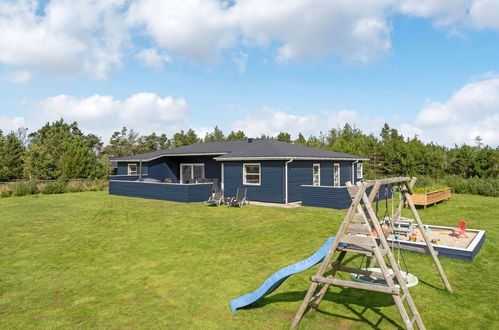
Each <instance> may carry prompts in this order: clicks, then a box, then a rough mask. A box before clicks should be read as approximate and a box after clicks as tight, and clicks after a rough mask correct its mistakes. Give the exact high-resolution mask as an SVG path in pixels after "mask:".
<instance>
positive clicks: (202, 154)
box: [112, 152, 227, 162]
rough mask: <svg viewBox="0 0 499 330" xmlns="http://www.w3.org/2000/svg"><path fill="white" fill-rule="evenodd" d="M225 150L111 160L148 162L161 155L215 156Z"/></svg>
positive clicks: (168, 155)
mask: <svg viewBox="0 0 499 330" xmlns="http://www.w3.org/2000/svg"><path fill="white" fill-rule="evenodd" d="M226 154H227V152H203V153H201V152H200V153H197V154H161V155H158V156H154V157H151V158H140V159H139V158H135V159H112V161H113V162H139V161H143V162H150V161H151V160H155V159H158V158H161V157H177V156H178V157H187V156H217V155H226Z"/></svg>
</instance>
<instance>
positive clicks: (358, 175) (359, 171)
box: [357, 163, 363, 179]
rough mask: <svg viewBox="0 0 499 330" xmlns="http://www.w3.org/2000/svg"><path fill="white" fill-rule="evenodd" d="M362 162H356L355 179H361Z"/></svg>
mask: <svg viewBox="0 0 499 330" xmlns="http://www.w3.org/2000/svg"><path fill="white" fill-rule="evenodd" d="M362 175H363V173H362V163H357V179H362Z"/></svg>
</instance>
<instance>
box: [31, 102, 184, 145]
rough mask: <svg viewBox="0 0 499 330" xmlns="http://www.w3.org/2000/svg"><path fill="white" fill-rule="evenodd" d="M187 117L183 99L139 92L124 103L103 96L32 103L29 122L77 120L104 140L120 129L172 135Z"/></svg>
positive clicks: (88, 130)
mask: <svg viewBox="0 0 499 330" xmlns="http://www.w3.org/2000/svg"><path fill="white" fill-rule="evenodd" d="M188 114H189V107H188V105H187V102H186V101H185V100H184V99H183V98H173V97H171V96H168V97H164V98H161V97H160V96H158V95H156V94H154V93H138V94H134V95H132V96H131V97H129V98H127V99H125V100H116V99H114V98H113V97H112V96H102V95H93V96H90V97H87V98H76V97H74V96H70V95H57V96H53V97H49V98H47V99H44V100H42V101H39V102H38V103H37V104H35V106H34V109H33V110H32V113H31V117H32V118H31V119H30V122H31V124H32V125H33V127H39V126H40V124H41V123H42V122H46V121H54V120H58V119H60V118H64V119H65V120H66V121H68V122H71V121H77V122H78V125H79V127H80V128H82V129H83V130H84V131H86V132H92V133H96V134H99V135H100V136H102V137H103V138H104V139H105V140H106V141H107V139H108V138H109V136H110V135H111V134H112V133H113V132H114V131H115V130H119V129H121V127H123V126H126V127H128V128H133V129H134V130H136V131H138V132H139V133H141V134H148V133H152V132H161V133H167V134H171V133H174V132H176V131H177V130H179V129H180V128H184V127H185V126H186V122H185V120H186V118H187V116H188Z"/></svg>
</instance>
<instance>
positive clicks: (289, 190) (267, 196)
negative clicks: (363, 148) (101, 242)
mask: <svg viewBox="0 0 499 330" xmlns="http://www.w3.org/2000/svg"><path fill="white" fill-rule="evenodd" d="M364 160H366V158H363V157H359V156H354V155H349V154H344V153H338V152H334V151H329V150H322V149H316V148H310V147H306V146H302V145H297V144H292V143H285V142H279V141H273V140H266V139H247V140H238V141H223V142H207V143H198V144H192V145H188V146H183V147H178V148H173V149H168V150H161V151H155V152H151V153H146V154H140V155H134V156H129V157H121V158H113V161H116V163H117V175H114V176H111V177H110V180H109V192H110V193H111V194H115V195H123V196H133V197H143V198H153V199H162V200H170V201H178V202H198V201H204V200H207V199H208V197H209V196H210V194H211V190H212V183H211V181H212V180H213V179H215V178H216V179H218V181H219V183H220V188H222V189H224V191H225V195H226V196H234V195H235V194H236V190H237V188H238V187H245V188H247V198H248V200H249V201H263V202H272V203H289V202H296V201H301V202H302V205H310V206H322V207H332V208H345V207H348V206H349V205H350V202H351V200H350V198H349V196H348V193H347V191H346V188H345V183H346V182H347V181H352V182H356V181H358V180H362V177H363V173H362V161H364Z"/></svg>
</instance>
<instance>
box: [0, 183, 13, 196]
mask: <svg viewBox="0 0 499 330" xmlns="http://www.w3.org/2000/svg"><path fill="white" fill-rule="evenodd" d="M10 196H12V189H11V188H10V185H8V184H2V185H0V197H10Z"/></svg>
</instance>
